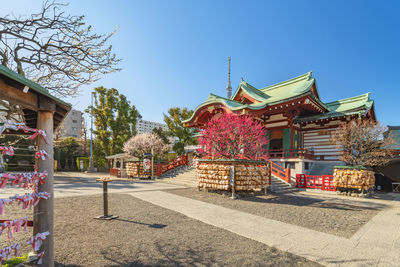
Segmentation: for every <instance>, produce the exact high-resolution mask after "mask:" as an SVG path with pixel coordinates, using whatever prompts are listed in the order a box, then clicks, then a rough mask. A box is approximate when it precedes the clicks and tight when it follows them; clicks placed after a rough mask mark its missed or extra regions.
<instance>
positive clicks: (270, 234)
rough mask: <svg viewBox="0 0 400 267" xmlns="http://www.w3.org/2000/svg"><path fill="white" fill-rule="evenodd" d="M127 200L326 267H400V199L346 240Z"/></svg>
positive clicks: (181, 203) (187, 202) (199, 207)
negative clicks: (157, 207) (251, 240)
mask: <svg viewBox="0 0 400 267" xmlns="http://www.w3.org/2000/svg"><path fill="white" fill-rule="evenodd" d="M130 195H132V196H134V197H137V198H140V199H142V200H145V201H148V202H150V203H153V204H155V205H158V206H161V207H164V208H167V209H171V210H174V211H177V212H179V213H182V214H184V215H186V216H188V217H190V218H193V219H196V220H199V221H202V222H204V223H207V224H210V225H213V226H216V227H220V228H223V229H226V230H228V231H231V232H233V233H236V234H238V235H241V236H244V237H247V238H251V239H253V240H256V241H259V242H262V243H264V244H266V245H268V246H273V247H276V248H278V249H281V250H283V251H287V252H290V253H293V254H295V255H299V256H302V257H305V258H307V259H310V260H313V261H316V262H319V263H321V264H324V265H327V266H400V261H399V257H400V253H399V252H400V198H399V199H397V200H396V201H393V202H391V204H392V207H391V208H389V209H386V210H383V211H381V212H380V213H378V214H377V215H376V216H375V217H374V218H373V219H372V220H371V221H370V222H368V223H367V224H366V225H365V226H364V227H362V228H361V229H360V230H359V231H358V232H357V233H356V234H355V235H354V236H353V237H352V238H351V239H346V238H343V237H338V236H335V235H330V234H325V233H322V232H317V231H314V230H311V229H307V228H303V227H300V226H296V225H291V224H287V223H283V222H279V221H275V220H271V219H267V218H264V217H260V216H256V215H252V214H249V213H245V212H241V211H237V210H233V209H228V208H224V207H221V206H217V205H213V204H209V203H205V202H202V201H198V200H193V199H189V198H185V197H181V196H177V195H174V194H170V193H167V192H161V191H151V192H150V191H147V192H135V193H130Z"/></svg>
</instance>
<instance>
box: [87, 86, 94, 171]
mask: <svg viewBox="0 0 400 267" xmlns="http://www.w3.org/2000/svg"><path fill="white" fill-rule="evenodd" d="M93 95H94V92H92V93H91V98H92V99H91V102H92V105H91V108H90V161H89V169H88V172H94V164H93Z"/></svg>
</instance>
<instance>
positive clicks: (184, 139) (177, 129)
mask: <svg viewBox="0 0 400 267" xmlns="http://www.w3.org/2000/svg"><path fill="white" fill-rule="evenodd" d="M192 114H193V110H189V109H187V108H178V107H174V108H170V109H169V110H168V115H166V114H164V121H165V123H166V124H167V126H168V129H169V134H170V135H171V136H173V137H176V138H177V139H178V141H177V142H176V143H175V144H174V146H173V149H174V151H175V152H176V153H178V154H179V155H181V154H183V153H184V151H185V150H184V147H185V146H187V145H196V144H197V140H196V138H195V137H194V135H195V134H196V133H197V130H196V129H193V128H185V127H183V123H182V121H184V120H187V119H189V118H190V117H191V116H192Z"/></svg>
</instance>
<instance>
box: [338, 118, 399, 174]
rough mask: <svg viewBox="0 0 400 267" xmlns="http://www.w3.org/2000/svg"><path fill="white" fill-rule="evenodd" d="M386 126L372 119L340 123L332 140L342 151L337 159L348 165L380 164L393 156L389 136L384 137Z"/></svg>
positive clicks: (369, 165)
mask: <svg viewBox="0 0 400 267" xmlns="http://www.w3.org/2000/svg"><path fill="white" fill-rule="evenodd" d="M386 131H387V129H386V127H383V126H382V125H380V124H378V123H377V122H375V121H372V120H360V119H355V120H352V121H350V122H346V123H342V124H341V125H340V126H339V127H338V128H337V130H336V131H335V132H334V134H333V135H332V140H331V141H332V142H333V143H334V144H336V145H337V146H338V148H339V149H340V150H341V151H342V154H341V155H340V157H339V159H340V160H341V161H343V162H345V163H346V165H350V166H367V167H374V166H382V165H386V164H388V163H389V161H390V158H391V157H392V156H393V151H392V150H391V149H390V146H391V145H392V144H393V143H394V141H393V138H392V137H391V136H387V137H386V138H384V133H385V132H386Z"/></svg>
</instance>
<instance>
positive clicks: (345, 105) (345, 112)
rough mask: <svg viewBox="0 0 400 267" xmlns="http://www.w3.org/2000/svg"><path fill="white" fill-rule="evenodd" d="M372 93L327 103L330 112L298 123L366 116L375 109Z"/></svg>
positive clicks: (300, 119)
mask: <svg viewBox="0 0 400 267" xmlns="http://www.w3.org/2000/svg"><path fill="white" fill-rule="evenodd" d="M370 94H371V93H366V94H363V95H359V96H354V97H350V98H346V99H342V100H338V101H333V102H329V103H325V105H326V106H327V107H328V110H329V112H326V113H323V114H319V115H313V116H309V117H303V118H298V119H296V122H304V121H311V120H317V119H318V120H320V119H327V118H333V117H341V116H349V115H356V114H360V115H361V114H364V113H366V112H367V111H368V110H370V109H371V108H372V107H373V104H374V101H373V100H371V99H370Z"/></svg>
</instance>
